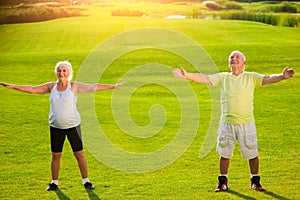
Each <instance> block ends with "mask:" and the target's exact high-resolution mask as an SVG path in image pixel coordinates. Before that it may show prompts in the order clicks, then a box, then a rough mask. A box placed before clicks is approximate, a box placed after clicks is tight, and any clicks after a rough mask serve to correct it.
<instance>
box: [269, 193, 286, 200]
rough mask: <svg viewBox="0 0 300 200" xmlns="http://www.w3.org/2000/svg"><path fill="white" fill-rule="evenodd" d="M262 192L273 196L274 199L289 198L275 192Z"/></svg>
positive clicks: (284, 199)
mask: <svg viewBox="0 0 300 200" xmlns="http://www.w3.org/2000/svg"><path fill="white" fill-rule="evenodd" d="M264 194H267V195H269V196H271V197H273V198H274V199H280V200H290V199H289V198H286V197H283V196H280V195H278V194H275V193H273V192H271V191H265V192H264Z"/></svg>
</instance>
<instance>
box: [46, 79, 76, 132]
mask: <svg viewBox="0 0 300 200" xmlns="http://www.w3.org/2000/svg"><path fill="white" fill-rule="evenodd" d="M76 103H77V96H76V95H74V94H73V92H72V88H71V83H70V82H68V87H67V89H66V90H65V91H63V92H60V91H57V83H56V84H55V86H54V87H53V88H52V90H51V92H50V114H49V124H50V126H52V127H54V128H59V129H68V128H73V127H76V126H78V125H80V115H79V113H78V111H77V107H76Z"/></svg>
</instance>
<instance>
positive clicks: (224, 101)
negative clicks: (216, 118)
mask: <svg viewBox="0 0 300 200" xmlns="http://www.w3.org/2000/svg"><path fill="white" fill-rule="evenodd" d="M228 63H229V67H230V69H231V72H221V73H217V74H213V75H204V74H201V73H187V72H186V71H185V70H184V69H175V70H174V75H175V76H176V77H181V78H186V79H189V80H192V81H195V82H198V83H205V84H208V85H210V86H218V87H220V89H221V113H222V114H221V120H220V125H219V130H218V143H217V152H218V153H219V154H220V163H219V164H220V175H219V177H218V180H219V184H218V187H217V188H216V189H215V192H222V191H225V190H227V189H228V186H227V178H228V177H227V174H228V168H229V162H230V158H231V157H232V155H233V150H234V147H235V144H236V140H238V142H239V144H240V149H241V152H242V155H243V158H244V159H246V160H248V162H249V167H250V173H251V174H250V177H251V188H252V189H254V190H257V191H265V190H264V188H263V187H262V186H261V184H260V176H259V174H258V171H259V159H258V150H257V136H256V126H255V121H254V115H253V98H254V95H253V93H254V88H255V87H256V86H263V85H266V84H270V83H276V82H279V81H282V80H285V79H289V78H291V77H293V75H294V74H295V71H294V70H293V69H289V68H288V67H285V68H284V70H283V72H282V74H274V75H270V76H265V75H262V74H258V73H255V72H245V71H244V70H245V65H246V57H245V56H244V54H243V53H242V52H240V51H237V50H235V51H233V52H232V53H231V54H230V55H229V58H228Z"/></svg>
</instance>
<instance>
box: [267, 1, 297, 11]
mask: <svg viewBox="0 0 300 200" xmlns="http://www.w3.org/2000/svg"><path fill="white" fill-rule="evenodd" d="M262 11H266V12H275V13H297V8H296V7H295V6H293V5H291V4H290V3H288V2H283V3H280V4H277V5H272V6H267V7H264V8H263V9H262Z"/></svg>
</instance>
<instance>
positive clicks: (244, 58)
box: [228, 50, 246, 62]
mask: <svg viewBox="0 0 300 200" xmlns="http://www.w3.org/2000/svg"><path fill="white" fill-rule="evenodd" d="M235 53H237V54H240V55H241V56H242V58H243V60H244V61H246V56H245V55H244V54H243V53H242V52H240V51H238V50H234V51H233V52H231V54H230V55H229V57H228V62H229V61H230V57H231V56H232V55H233V54H235Z"/></svg>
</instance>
